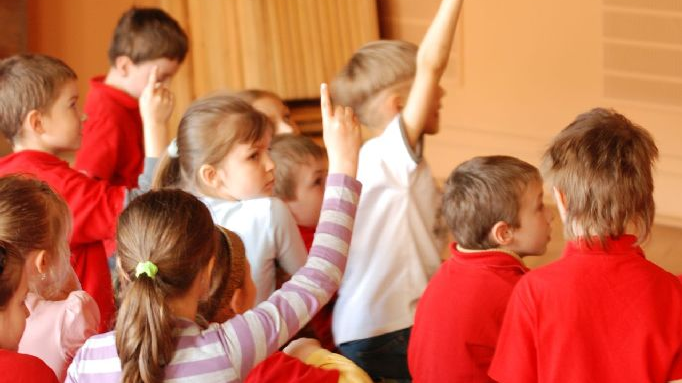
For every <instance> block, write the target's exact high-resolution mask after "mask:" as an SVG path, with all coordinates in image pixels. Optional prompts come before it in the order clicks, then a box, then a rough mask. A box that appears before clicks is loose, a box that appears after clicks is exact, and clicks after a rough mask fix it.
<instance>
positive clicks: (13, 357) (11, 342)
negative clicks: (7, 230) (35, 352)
mask: <svg viewBox="0 0 682 383" xmlns="http://www.w3.org/2000/svg"><path fill="white" fill-rule="evenodd" d="M24 263H25V261H24V257H22V256H21V254H20V253H19V252H18V250H16V249H15V248H14V247H12V246H11V245H9V244H5V243H0V327H1V328H2V331H0V370H2V381H3V382H26V383H29V382H39V383H44V382H54V383H56V382H58V380H57V377H55V376H54V372H52V370H50V368H49V367H47V365H46V364H45V362H43V361H42V360H40V359H38V358H36V357H35V356H32V355H25V354H19V353H17V352H16V350H17V347H18V346H19V339H21V334H22V333H23V332H24V327H25V326H26V317H27V316H28V310H26V305H25V304H24V299H25V298H26V294H27V293H28V278H27V277H26V271H25V270H24Z"/></svg>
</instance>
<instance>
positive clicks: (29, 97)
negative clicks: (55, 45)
mask: <svg viewBox="0 0 682 383" xmlns="http://www.w3.org/2000/svg"><path fill="white" fill-rule="evenodd" d="M73 80H76V73H75V72H74V71H73V69H71V68H70V67H69V66H68V65H66V64H65V63H64V62H63V61H61V60H59V59H56V58H54V57H50V56H45V55H38V54H22V55H15V56H12V57H9V58H6V59H4V60H2V61H0V131H1V132H2V134H3V135H4V136H5V138H7V140H9V141H10V143H13V142H14V140H15V139H16V138H17V137H20V136H21V126H22V124H23V122H24V119H26V116H27V115H28V113H29V112H30V111H32V110H38V111H40V112H43V113H48V112H49V109H50V107H52V104H53V103H54V102H55V101H56V100H57V98H58V97H59V92H60V90H61V89H62V86H63V85H64V84H65V83H66V82H68V81H73Z"/></svg>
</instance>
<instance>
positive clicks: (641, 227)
mask: <svg viewBox="0 0 682 383" xmlns="http://www.w3.org/2000/svg"><path fill="white" fill-rule="evenodd" d="M657 158H658V148H657V147H656V144H655V143H654V140H653V138H652V137H651V135H650V134H649V132H647V131H646V130H644V129H643V128H642V127H640V126H638V125H636V124H634V123H632V122H631V121H630V120H628V119H627V118H626V117H625V116H623V115H621V114H619V113H617V112H616V111H614V110H610V109H603V108H596V109H593V110H591V111H589V112H587V113H584V114H581V115H579V116H578V117H577V118H576V119H575V121H573V122H572V123H571V124H570V125H568V126H567V127H566V128H565V129H564V130H562V131H561V132H560V133H559V134H558V135H557V136H556V137H554V139H553V140H552V143H551V144H550V146H549V148H548V149H547V151H545V153H544V155H543V162H542V170H543V173H544V174H545V177H546V178H547V180H548V181H549V182H550V184H552V185H553V186H554V187H556V188H557V189H559V191H561V192H562V193H563V194H564V196H565V198H566V201H565V202H566V222H565V225H564V229H565V231H566V234H567V236H568V237H569V238H577V237H583V236H584V237H585V239H586V240H587V241H588V242H589V241H590V240H591V237H593V236H596V237H599V240H600V241H601V243H602V244H605V243H606V240H607V238H608V237H617V236H620V235H622V234H625V231H626V230H627V226H628V225H629V224H634V225H635V228H636V229H637V231H638V233H637V234H638V239H639V241H640V242H641V241H644V240H646V239H647V238H648V236H649V233H650V232H651V226H652V224H653V220H654V214H655V210H656V209H655V205H654V198H653V191H654V181H653V176H652V168H653V165H654V162H655V161H656V159H657ZM577 228H580V230H581V232H582V234H581V233H578V232H577V231H576V229H577Z"/></svg>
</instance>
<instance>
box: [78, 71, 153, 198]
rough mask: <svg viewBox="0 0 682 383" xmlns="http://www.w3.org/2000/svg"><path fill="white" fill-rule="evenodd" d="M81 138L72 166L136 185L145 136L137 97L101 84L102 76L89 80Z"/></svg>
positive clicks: (99, 175)
mask: <svg viewBox="0 0 682 383" xmlns="http://www.w3.org/2000/svg"><path fill="white" fill-rule="evenodd" d="M83 109H84V112H85V114H86V115H87V116H88V118H87V120H86V121H85V122H84V123H83V141H82V143H81V148H80V150H79V151H78V153H77V154H76V165H75V168H76V169H78V170H84V171H85V172H86V173H87V174H88V175H90V176H92V177H95V178H99V179H102V180H107V181H109V182H110V183H111V184H112V185H123V186H127V187H128V188H129V189H132V188H135V187H137V178H138V177H139V175H140V174H141V173H142V170H143V167H144V136H143V130H142V118H141V117H140V109H139V106H138V100H137V99H135V98H134V97H132V96H130V95H129V94H127V93H125V92H123V91H121V90H119V89H116V88H112V87H110V86H108V85H106V84H104V77H103V76H100V77H95V78H93V79H92V80H90V92H89V93H88V96H87V99H86V100H85V107H84V108H83Z"/></svg>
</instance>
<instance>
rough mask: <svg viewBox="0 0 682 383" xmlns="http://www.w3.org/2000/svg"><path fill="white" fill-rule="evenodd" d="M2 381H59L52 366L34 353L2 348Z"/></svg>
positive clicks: (23, 382) (49, 382)
mask: <svg viewBox="0 0 682 383" xmlns="http://www.w3.org/2000/svg"><path fill="white" fill-rule="evenodd" d="M0 382H12V383H33V382H35V383H57V382H59V381H58V380H57V377H56V376H55V375H54V372H53V371H52V369H51V368H50V367H48V366H47V364H45V362H43V361H42V360H40V359H38V358H36V357H35V356H33V355H27V354H19V353H17V352H14V351H8V350H0Z"/></svg>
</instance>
